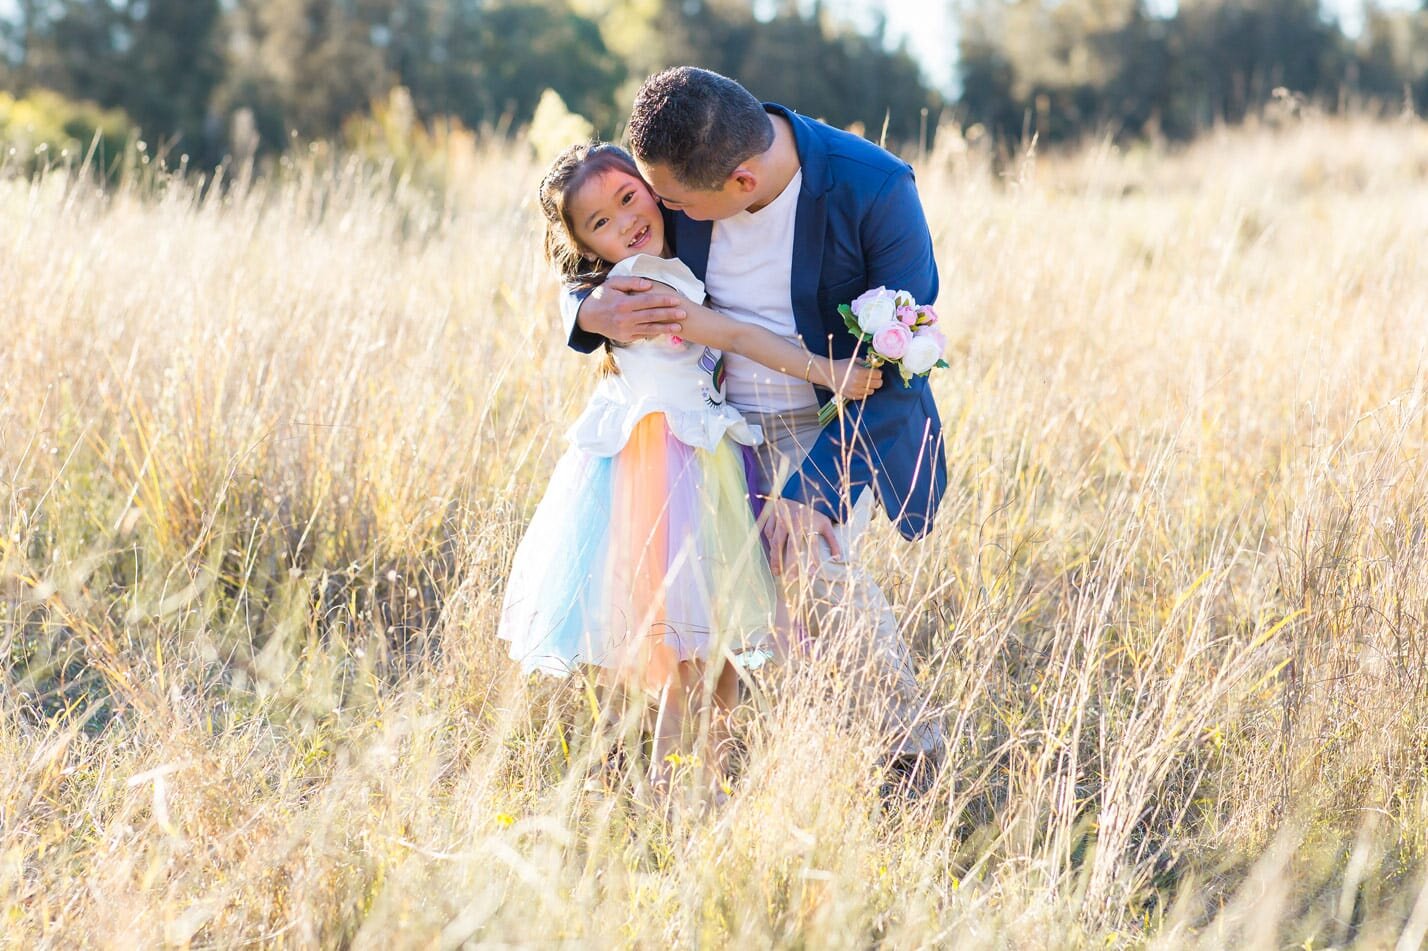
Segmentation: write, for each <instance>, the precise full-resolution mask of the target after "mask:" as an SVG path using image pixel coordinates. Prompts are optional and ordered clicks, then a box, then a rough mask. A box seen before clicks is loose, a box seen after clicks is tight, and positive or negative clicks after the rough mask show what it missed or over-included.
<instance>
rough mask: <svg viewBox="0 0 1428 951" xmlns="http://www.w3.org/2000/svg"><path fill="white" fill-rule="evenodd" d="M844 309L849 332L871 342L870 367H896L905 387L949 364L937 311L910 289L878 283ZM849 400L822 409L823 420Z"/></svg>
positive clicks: (867, 357)
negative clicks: (896, 289) (898, 289)
mask: <svg viewBox="0 0 1428 951" xmlns="http://www.w3.org/2000/svg"><path fill="white" fill-rule="evenodd" d="M838 313H840V314H842V315H843V323H844V324H846V325H847V327H848V331H849V333H851V334H852V335H853V336H855V337H857V338H858V340H859V341H860V342H861V343H862V344H865V345H866V346H867V351H866V355H865V356H864V360H866V361H867V363H868V365H869V366H874V367H881V366H891V367H896V368H897V372H898V375H899V376H901V377H902V385H903V386H907V385H908V384H909V383H910V382H911V380H912V378H913V377H915V376H925V375H926V374H928V373H931V372H932V370H933V368H934V367H944V368H945V367H946V366H947V361H946V360H944V359H943V354H944V353H946V351H947V338H946V337H944V336H943V335H942V331H940V330H938V329H937V328H936V326H934V325H935V324H936V323H937V311H935V310H933V309H932V308H931V307H929V306H926V305H922V304H919V303H917V301H915V300H913V299H912V295H911V294H909V293H908V292H907V291H890V290H888V289H887V288H886V287H875V288H873V289H872V290H870V291H868V292H866V293H865V294H862V295H861V296H860V297H858V299H857V300H855V301H853V303H851V304H840V305H838ZM844 402H846V401H845V400H844V399H843V398H842V397H838V398H836V399H834V400H833V401H831V402H830V403H828V404H827V405H826V406H824V407H823V408H822V409H820V410H819V411H818V422H819V423H820V424H821V425H824V426H826V425H828V423H829V422H831V421H832V420H833V418H834V417H835V416H837V415H838V410H839V409H841V408H842V406H843V404H844Z"/></svg>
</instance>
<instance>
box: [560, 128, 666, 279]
mask: <svg viewBox="0 0 1428 951" xmlns="http://www.w3.org/2000/svg"><path fill="white" fill-rule="evenodd" d="M606 172H624V173H625V174H627V175H633V176H634V177H635V178H638V179H640V181H644V178H643V177H642V176H641V175H640V170H639V167H638V166H636V165H635V160H634V159H632V158H630V153H628V152H626V151H625V150H624V149H622V148H620V147H619V146H618V145H611V144H610V143H608V142H587V143H585V144H582V145H572V146H571V147H570V148H568V149H566V150H565V151H564V152H561V153H560V154H559V155H557V156H556V157H555V161H553V162H551V163H550V168H548V169H546V172H545V177H544V178H542V179H541V180H540V210H541V214H542V215H544V216H545V258H546V260H547V261H549V262H550V263H551V264H552V265H554V266H555V269H556V271H558V272H559V273H560V276H561V279H562V280H564V281H566V282H567V283H569V284H576V285H584V286H586V287H593V286H595V285H596V284H600V283H602V282H603V281H604V280H605V275H606V274H608V273H609V271H610V268H611V267H612V266H613V265H612V264H611V262H609V261H602V260H601V259H600V258H598V257H597V258H595V260H594V261H591V260H589V259H587V258H586V255H587V254H591V253H592V252H590V250H589V249H587V248H585V247H583V246H582V245H581V244H580V241H579V239H577V238H576V237H575V225H574V223H573V222H572V221H571V220H570V199H571V198H573V197H575V193H576V192H578V191H579V190H580V186H582V185H584V184H585V183H586V182H588V181H589V180H590V179H591V178H592V177H595V176H599V175H604V174H605V173H606Z"/></svg>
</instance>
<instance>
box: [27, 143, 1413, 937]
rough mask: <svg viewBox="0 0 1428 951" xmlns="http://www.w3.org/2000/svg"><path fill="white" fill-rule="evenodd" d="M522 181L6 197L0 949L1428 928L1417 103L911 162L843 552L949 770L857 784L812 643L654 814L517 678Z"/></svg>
mask: <svg viewBox="0 0 1428 951" xmlns="http://www.w3.org/2000/svg"><path fill="white" fill-rule="evenodd" d="M538 175H539V166H538V165H537V164H536V162H535V161H534V159H532V158H530V157H529V149H528V148H527V147H526V146H525V145H523V144H521V143H515V144H513V145H508V146H502V145H490V146H482V147H481V149H480V151H479V153H478V154H476V155H474V156H473V160H472V161H471V163H470V168H469V170H467V171H466V172H465V173H464V174H463V175H462V176H461V178H460V180H459V181H457V182H454V183H453V184H452V187H451V189H450V190H449V192H448V193H447V194H446V195H445V196H444V197H443V198H441V199H440V200H433V199H432V197H431V196H430V195H428V194H425V193H423V192H421V191H420V190H418V189H416V188H414V187H412V186H410V185H408V184H404V183H401V182H393V181H392V180H391V179H390V178H389V177H385V176H383V175H382V174H380V173H374V172H372V171H371V170H364V169H363V168H361V167H359V166H358V165H356V164H349V163H344V162H342V161H336V160H331V159H327V158H323V157H321V155H319V157H318V158H314V159H312V160H311V161H306V160H304V161H299V162H286V163H284V165H283V166H282V167H281V168H278V169H276V170H275V172H274V174H273V175H271V176H270V177H267V178H263V179H259V180H258V181H257V182H256V183H249V184H245V183H243V182H238V183H236V184H234V185H233V186H232V187H230V188H227V189H208V190H207V191H202V190H200V189H199V188H198V187H197V183H196V181H194V180H192V179H190V180H183V179H177V178H176V179H170V180H165V179H163V178H162V177H156V176H148V177H146V178H145V179H144V181H143V182H142V183H138V182H137V181H136V182H135V183H131V184H124V185H119V186H115V187H113V188H110V189H109V190H107V191H101V190H98V189H96V188H95V187H93V186H91V185H88V184H85V182H84V181H83V180H82V179H80V178H78V177H76V176H74V175H71V174H67V173H65V172H64V171H62V170H54V171H51V172H49V173H47V174H44V175H39V176H36V177H33V178H29V177H24V176H20V175H18V174H14V173H13V171H12V173H11V174H9V175H8V177H4V178H0V221H3V222H4V224H3V226H0V650H2V651H3V655H4V658H5V666H4V671H5V674H4V681H3V684H0V934H3V935H4V938H3V941H4V943H6V944H7V945H11V946H15V947H35V946H56V947H58V946H70V945H88V946H95V947H141V946H149V947H152V946H157V945H163V944H171V945H177V946H187V945H191V946H237V945H260V946H269V945H272V946H288V947H312V946H349V945H350V946H356V947H402V948H405V947H455V946H460V945H463V944H465V943H470V944H475V945H481V944H487V943H489V944H493V945H499V944H512V943H520V944H538V945H552V944H568V945H571V946H594V947H608V946H632V947H666V946H694V945H698V946H733V947H758V946H767V945H776V946H794V947H810V948H823V947H832V948H842V947H868V946H872V945H877V946H887V947H898V948H902V947H924V946H943V947H957V948H977V947H1107V946H1111V947H1116V946H1121V947H1142V946H1144V947H1156V948H1180V947H1205V948H1219V947H1236V948H1281V947H1291V946H1293V947H1299V946H1303V947H1314V948H1323V947H1329V946H1337V947H1350V946H1352V947H1361V948H1381V947H1393V946H1395V945H1397V946H1398V947H1401V948H1416V947H1418V946H1419V945H1420V944H1421V942H1422V941H1423V939H1424V936H1425V935H1428V656H1425V655H1428V538H1425V523H1428V458H1425V450H1428V418H1425V411H1428V372H1425V371H1428V366H1425V357H1428V254H1425V251H1424V249H1425V248H1428V126H1425V125H1424V124H1423V123H1422V122H1419V121H1416V120H1408V121H1401V122H1395V123H1375V122H1370V121H1367V120H1329V119H1320V118H1312V117H1311V118H1309V119H1307V120H1305V121H1303V122H1299V123H1297V124H1294V125H1292V126H1288V127H1282V128H1278V129H1271V128H1257V129H1243V130H1239V131H1224V132H1218V133H1215V134H1213V135H1209V136H1207V137H1206V138H1204V139H1203V140H1201V141H1199V142H1197V143H1196V144H1194V145H1192V146H1189V147H1186V148H1183V149H1180V150H1178V151H1174V152H1167V151H1166V150H1163V149H1159V148H1141V149H1128V150H1116V149H1111V148H1096V147H1087V148H1085V149H1083V150H1080V151H1078V152H1076V153H1074V154H1069V155H1061V156H1049V157H1032V156H1024V157H1022V158H1021V159H1020V160H1018V161H1014V162H1011V163H995V162H993V161H991V160H990V159H989V158H988V156H987V155H985V154H983V153H982V152H981V151H980V150H979V148H978V143H976V142H975V141H972V142H967V141H964V140H962V139H959V138H957V137H956V136H954V135H952V134H950V133H946V134H944V135H943V137H942V138H941V140H940V142H939V145H938V147H937V148H935V149H933V151H932V153H931V154H930V155H929V156H928V157H927V158H926V160H925V161H924V162H923V163H922V165H921V167H920V169H919V183H920V188H921V191H922V194H923V197H924V202H925V205H926V208H927V210H928V215H929V219H930V223H931V226H932V231H933V235H934V239H935V241H936V245H937V249H938V255H939V261H940V264H941V268H942V293H941V297H940V300H939V301H938V309H939V311H940V312H941V314H942V315H943V319H944V321H945V324H946V326H947V327H948V328H949V331H950V335H951V337H952V339H953V352H952V354H951V356H950V362H951V365H952V366H951V369H950V370H948V371H943V372H940V373H939V374H938V375H937V377H936V382H935V387H934V388H935V391H936V394H937V398H938V402H939V405H940V407H941V410H942V414H943V418H944V421H945V424H946V436H947V457H948V465H949V476H950V488H949V491H948V494H947V497H946V501H945V502H944V504H943V507H942V511H941V514H940V517H939V519H938V522H937V525H936V528H935V529H934V531H933V532H932V533H931V535H930V536H929V537H927V538H926V539H925V540H923V541H921V542H920V543H917V544H913V545H909V544H906V543H904V542H903V541H902V540H901V539H899V538H898V537H896V534H895V533H894V532H893V531H892V530H891V528H890V527H889V526H888V525H887V524H886V522H882V523H880V524H879V525H878V527H877V529H876V530H875V532H874V537H873V539H872V540H871V542H870V545H869V550H868V551H867V552H866V563H867V564H868V565H869V566H870V570H872V571H873V573H874V574H875V576H876V577H877V578H878V580H879V581H880V582H881V583H882V585H883V587H884V590H885V591H886V592H887V593H888V596H889V597H890V598H891V599H892V600H893V602H894V605H895V609H896V611H897V614H898V617H899V618H900V620H901V621H902V623H903V625H904V628H905V631H906V635H907V637H908V639H909V640H910V642H911V643H912V644H913V645H914V648H915V651H916V654H917V659H918V666H919V674H920V676H921V677H922V678H923V680H924V682H925V684H926V685H927V688H928V690H929V692H930V694H931V696H932V697H933V700H934V702H935V703H936V704H937V707H938V715H939V716H940V717H941V719H942V721H943V723H944V724H945V728H946V731H947V736H948V741H949V755H948V760H947V763H946V765H945V768H944V769H943V770H942V772H941V774H940V775H939V776H938V778H937V781H936V783H935V785H934V787H933V788H932V790H931V791H930V792H929V793H928V794H927V795H926V796H925V797H924V798H922V799H921V800H919V801H916V802H913V803H908V804H906V805H897V806H893V807H890V808H888V809H883V808H881V806H880V803H879V796H878V784H879V774H878V770H877V765H878V752H879V751H878V745H877V743H876V742H875V741H874V739H873V737H872V736H871V734H870V730H869V727H868V725H867V723H866V722H864V721H863V719H860V718H858V717H853V718H849V717H848V716H845V715H844V712H843V708H842V707H841V706H840V705H839V703H838V700H837V697H836V696H835V694H836V691H831V690H830V689H828V687H829V683H830V682H832V681H834V680H836V679H837V678H836V676H835V675H834V674H832V673H830V672H829V671H826V670H820V669H818V667H817V664H816V663H815V662H813V661H809V662H808V663H807V664H805V665H802V666H800V667H798V668H797V669H793V668H792V667H791V666H789V667H785V668H783V669H769V670H766V671H762V672H760V674H759V675H758V676H757V678H756V683H755V684H754V685H753V686H752V687H751V689H750V691H749V696H750V697H751V701H750V706H749V708H748V709H746V710H744V711H741V727H740V732H741V739H742V742H743V746H744V751H743V753H742V755H741V757H740V769H739V773H738V775H737V777H736V779H735V783H734V795H733V796H732V798H731V799H730V801H729V802H728V803H727V804H726V805H723V806H722V807H718V808H708V807H704V806H701V805H700V803H699V802H698V801H697V799H698V797H697V787H696V786H694V785H693V784H692V781H691V784H686V787H685V788H684V789H683V792H682V793H681V791H680V789H678V788H677V789H676V798H677V799H678V801H677V802H676V803H675V807H674V808H669V809H664V808H655V807H654V806H652V805H651V803H650V802H649V800H648V799H646V798H642V797H641V796H639V795H635V794H626V793H625V792H624V791H623V790H622V788H621V787H619V786H618V785H617V786H616V787H615V788H614V789H607V788H605V786H604V785H602V784H601V783H599V782H594V781H592V776H595V775H597V773H598V770H596V769H595V763H596V761H597V760H599V758H600V746H599V744H598V743H596V742H594V740H593V739H592V738H593V737H595V736H596V733H597V731H596V730H595V728H594V726H593V724H594V722H595V719H596V712H595V710H594V709H593V707H592V702H594V695H593V694H592V693H591V692H589V691H587V690H585V689H584V688H583V687H582V686H581V685H580V684H579V683H578V682H575V681H571V682H569V683H561V682H556V681H553V680H539V679H537V680H530V681H527V680H525V679H523V678H521V677H520V676H518V674H517V673H516V671H515V670H514V669H513V667H512V666H511V665H510V664H509V662H508V661H507V660H506V659H505V653H504V651H503V650H502V647H501V646H500V644H499V643H498V642H497V641H496V639H495V625H496V619H497V613H498V610H499V607H500V599H501V596H502V591H503V588H504V585H505V580H506V572H507V569H508V565H509V562H510V559H511V556H512V554H513V552H514V548H515V545H516V543H517V542H518V540H519V538H520V534H521V531H522V527H523V525H524V523H525V520H526V519H527V518H529V515H530V513H531V511H532V509H533V507H534V505H535V503H536V502H537V501H538V499H539V497H540V493H541V489H542V485H543V482H544V479H545V477H546V476H547V475H548V473H549V472H550V469H551V467H552V465H553V463H554V461H555V459H556V458H557V456H558V454H559V453H560V451H561V448H562V442H561V433H562V431H563V429H564V427H565V426H566V425H567V423H568V422H569V421H570V419H571V418H572V416H573V414H574V413H575V412H576V411H577V410H578V407H579V406H580V404H581V401H582V400H583V397H584V394H585V393H586V391H587V389H588V387H589V385H590V383H591V372H592V364H591V360H590V359H589V358H582V357H580V356H577V355H576V354H574V353H572V352H570V351H568V350H566V349H565V348H564V347H563V342H562V335H561V333H560V331H559V328H558V320H557V318H556V316H555V297H556V293H557V285H556V282H555V280H554V278H553V277H552V275H551V274H550V273H549V272H548V270H547V268H546V267H545V265H544V264H543V263H542V261H541V260H540V256H539V231H538V222H537V213H536V211H535V209H534V206H533V202H532V196H533V193H534V185H535V182H536V179H537V178H538ZM680 796H682V797H683V798H679V797H680Z"/></svg>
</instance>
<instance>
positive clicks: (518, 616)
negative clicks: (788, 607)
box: [499, 413, 777, 685]
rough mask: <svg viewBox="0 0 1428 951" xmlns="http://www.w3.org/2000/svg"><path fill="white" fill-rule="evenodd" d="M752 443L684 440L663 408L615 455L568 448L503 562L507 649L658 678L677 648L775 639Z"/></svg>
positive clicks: (721, 650) (709, 650)
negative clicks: (507, 568) (697, 444)
mask: <svg viewBox="0 0 1428 951" xmlns="http://www.w3.org/2000/svg"><path fill="white" fill-rule="evenodd" d="M748 453H749V450H748V448H747V447H744V446H740V445H738V444H737V443H735V442H733V441H732V440H730V439H728V438H725V439H723V440H721V441H720V442H719V443H718V444H717V445H716V446H715V448H714V449H713V450H703V449H696V448H692V447H690V446H688V445H686V444H684V443H682V442H680V441H679V440H678V439H676V438H674V436H673V435H672V434H671V433H670V431H669V427H668V426H667V425H666V423H665V418H664V416H663V414H659V413H652V414H650V415H647V416H645V417H644V418H643V419H641V420H640V422H639V423H638V424H637V425H636V426H635V429H634V432H633V433H632V434H631V435H630V438H629V439H628V441H627V442H626V443H625V445H624V447H623V448H622V449H621V450H620V451H619V452H618V453H617V454H616V455H613V456H597V455H592V454H591V453H588V452H586V451H584V450H581V449H578V448H573V449H570V450H568V451H567V452H566V454H565V455H564V456H563V457H561V459H560V461H559V463H557V465H556V468H555V472H554V474H553V475H552V477H551V481H550V485H549V487H548V488H547V490H546V493H545V496H544V498H543V499H542V500H541V503H540V505H539V506H538V507H537V509H536V512H535V515H534V516H533V517H532V519H531V523H530V526H529V528H528V529H527V531H526V535H525V537H524V538H523V539H522V540H521V544H520V547H519V548H518V549H517V551H516V557H515V561H514V562H513V564H512V566H511V579H510V583H509V585H508V587H507V589H506V598H505V603H504V605H503V607H502V609H501V621H500V630H499V634H500V637H502V638H503V639H505V640H507V641H509V642H510V653H511V656H512V657H513V658H514V659H516V660H517V661H519V662H520V663H521V665H522V666H523V667H524V668H526V669H527V670H537V669H538V670H544V671H548V672H551V673H556V674H565V673H569V672H570V671H572V670H573V669H575V668H576V667H578V666H581V665H595V666H598V667H601V668H604V669H605V671H607V672H610V673H613V674H614V675H616V677H617V678H618V679H620V680H622V681H625V682H631V681H633V682H637V683H642V684H644V685H654V684H659V683H662V682H663V681H664V679H665V678H666V677H667V676H668V675H669V674H671V673H672V672H673V670H674V665H675V664H677V663H679V662H681V661H688V660H693V659H707V658H709V657H713V656H730V655H733V654H736V653H738V652H740V651H743V650H747V649H749V648H753V647H759V646H763V645H766V644H769V643H770V642H771V641H772V639H773V634H772V631H773V627H774V623H775V609H776V604H777V601H776V595H775V588H774V581H773V577H772V576H771V574H770V573H769V567H768V559H767V557H766V555H765V553H764V549H763V545H762V543H761V541H760V539H759V536H758V532H757V530H756V528H755V514H754V504H755V503H754V502H753V501H752V499H751V496H750V494H749V482H750V474H751V469H752V464H753V462H752V458H751V457H750V456H749V455H748Z"/></svg>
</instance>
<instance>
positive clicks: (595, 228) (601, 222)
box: [590, 218, 610, 231]
mask: <svg viewBox="0 0 1428 951" xmlns="http://www.w3.org/2000/svg"><path fill="white" fill-rule="evenodd" d="M609 220H610V219H608V218H601V219H600V220H598V221H596V222H595V223H594V224H593V225H591V226H590V230H591V231H599V230H600V228H601V227H603V226H604V224H605V222H606V221H609Z"/></svg>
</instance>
